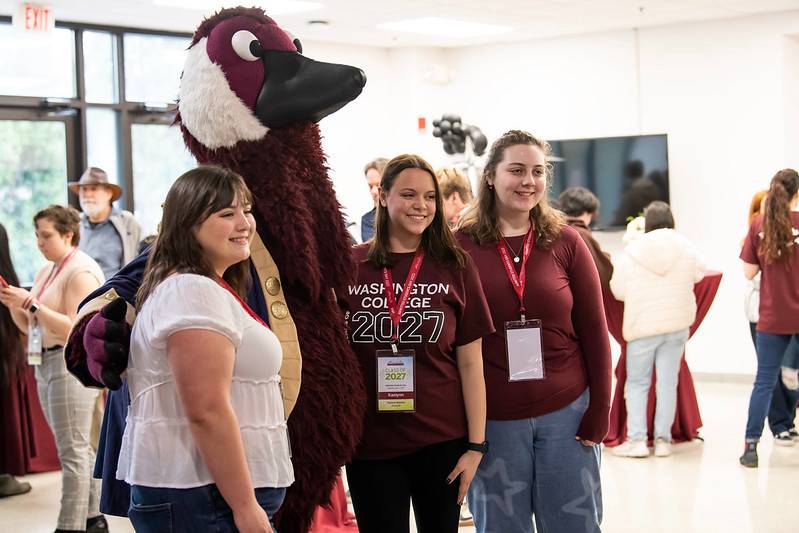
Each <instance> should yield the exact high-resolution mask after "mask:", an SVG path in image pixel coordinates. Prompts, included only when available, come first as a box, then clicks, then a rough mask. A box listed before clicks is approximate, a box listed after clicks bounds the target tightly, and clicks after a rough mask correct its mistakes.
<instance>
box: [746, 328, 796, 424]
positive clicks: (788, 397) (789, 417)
mask: <svg viewBox="0 0 799 533" xmlns="http://www.w3.org/2000/svg"><path fill="white" fill-rule="evenodd" d="M749 331H750V333H751V334H752V344H754V345H755V350H757V323H755V322H750V323H749ZM798 358H799V343H797V339H796V337H795V338H794V339H792V340H791V343H790V344H789V345H788V349H787V350H785V355H783V356H782V366H786V367H788V368H797V367H799V360H798ZM797 401H799V391H792V390H789V389H788V388H787V387H786V386H785V384H783V382H782V380H781V379H778V380H777V384H776V385H774V391H773V392H772V393H771V403H770V404H769V408H768V426H769V428H770V429H771V433H773V434H774V435H779V434H780V433H782V432H783V431H789V430H791V429H793V428H794V427H796V424H795V419H796V402H797Z"/></svg>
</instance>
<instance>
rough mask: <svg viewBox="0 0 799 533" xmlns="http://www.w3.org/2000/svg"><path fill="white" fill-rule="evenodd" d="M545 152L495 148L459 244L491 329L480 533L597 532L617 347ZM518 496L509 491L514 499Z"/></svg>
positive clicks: (530, 143) (476, 509)
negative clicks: (551, 185) (552, 192)
mask: <svg viewBox="0 0 799 533" xmlns="http://www.w3.org/2000/svg"><path fill="white" fill-rule="evenodd" d="M549 154H550V147H549V144H548V143H546V142H545V141H543V140H541V139H538V138H537V137H535V136H533V135H531V134H529V133H527V132H525V131H520V130H511V131H508V132H507V133H505V134H504V135H502V136H501V137H500V138H499V139H497V140H496V141H495V142H494V144H493V146H492V147H491V151H490V153H489V155H488V162H487V164H486V166H485V169H484V171H483V176H482V180H481V181H480V183H479V186H478V192H477V199H476V201H475V205H474V207H472V209H470V210H468V211H467V212H466V214H465V215H464V217H463V219H462V220H461V222H460V230H459V232H458V238H459V240H460V242H461V243H462V245H463V247H464V249H465V250H466V251H467V252H468V253H469V255H470V256H471V258H472V260H473V261H474V262H475V264H476V265H477V267H478V269H479V272H480V280H481V283H482V285H483V290H484V291H485V295H486V299H487V301H488V305H489V307H490V308H491V311H492V315H493V319H494V329H495V330H496V331H495V332H494V333H490V334H487V335H484V336H483V354H484V358H485V362H484V367H485V376H486V396H487V405H488V420H487V422H486V439H487V440H488V441H489V442H490V443H491V449H490V450H489V451H488V453H487V454H486V456H485V458H484V459H483V461H482V463H481V464H480V468H479V469H478V471H477V475H476V476H475V479H474V482H473V483H472V487H471V488H470V490H469V497H468V502H469V507H470V509H471V511H472V514H473V515H474V519H475V525H476V528H477V531H478V532H479V533H487V532H489V531H502V532H503V533H532V531H533V530H534V529H533V519H535V524H536V525H535V528H536V530H537V531H547V532H548V533H557V532H562V533H577V532H590V533H595V532H597V531H600V524H601V522H602V489H601V479H600V476H599V458H600V448H599V443H600V442H602V439H603V438H604V437H605V434H606V433H607V430H608V416H609V413H610V382H611V366H610V345H609V342H608V335H607V324H606V323H605V314H604V312H603V309H602V290H601V287H600V282H599V275H598V274H597V269H596V266H595V265H594V261H593V259H592V257H591V253H590V251H589V250H588V247H587V246H586V244H585V242H583V240H582V238H581V237H580V235H579V233H577V231H576V230H575V229H574V228H572V227H570V226H569V225H567V224H566V221H565V220H564V218H563V216H562V215H561V213H560V212H559V211H556V210H554V209H553V208H552V207H551V206H550V205H549V202H548V199H547V191H548V181H549V179H548V178H549V176H550V167H549V163H548V161H547V157H548V156H549ZM509 487H510V488H509Z"/></svg>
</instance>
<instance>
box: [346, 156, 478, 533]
mask: <svg viewBox="0 0 799 533" xmlns="http://www.w3.org/2000/svg"><path fill="white" fill-rule="evenodd" d="M353 253H354V256H355V263H356V265H357V271H356V275H355V279H356V281H355V283H354V284H352V285H349V286H348V287H345V288H344V290H341V291H337V293H338V299H339V303H340V304H341V306H342V308H343V309H344V311H345V317H346V320H347V327H348V332H349V339H350V343H351V344H352V347H353V350H354V351H355V354H356V355H357V356H358V359H359V362H360V364H361V370H362V377H363V380H364V384H365V385H366V393H367V399H368V404H367V411H366V416H365V419H364V428H363V435H362V436H361V441H360V443H359V444H358V447H357V449H356V451H355V457H354V458H353V460H352V461H351V462H350V464H348V465H347V478H348V480H349V485H350V491H351V493H352V502H353V506H354V507H355V516H356V517H357V519H358V528H359V530H360V531H361V533H408V531H409V508H410V503H411V502H412V503H413V510H414V515H415V518H416V526H417V529H418V530H419V531H420V532H422V533H424V532H435V533H456V532H457V531H458V518H459V514H460V502H462V501H463V498H464V496H465V495H466V489H467V488H468V486H469V483H470V482H471V480H472V477H473V476H474V473H475V471H476V470H477V465H478V464H479V462H480V460H481V459H482V457H483V453H485V451H486V446H487V445H486V442H485V414H486V411H485V409H486V403H485V402H486V399H485V382H484V377H483V355H482V352H481V344H482V339H483V337H484V336H485V335H487V334H489V333H491V332H493V331H494V328H493V325H492V319H491V312H490V310H489V308H488V305H487V304H486V300H485V296H483V290H482V288H481V286H480V278H479V276H478V273H477V269H476V268H475V266H474V264H473V262H472V261H471V259H470V258H469V256H468V255H467V254H466V253H465V252H464V251H463V249H462V248H461V246H460V245H459V244H458V242H457V241H456V240H455V238H454V237H453V235H452V233H451V232H450V230H449V228H448V227H447V224H446V221H445V220H444V216H443V210H442V199H441V194H440V190H439V187H438V182H437V181H436V179H435V175H434V173H433V169H432V168H431V167H430V165H429V164H428V163H427V162H426V161H425V160H424V159H422V158H420V157H418V156H415V155H401V156H397V157H395V158H394V159H392V160H391V161H389V162H388V164H387V165H386V167H385V169H384V170H383V176H382V178H381V180H380V193H379V197H378V204H377V218H376V223H375V236H374V238H373V239H372V240H370V241H369V242H367V243H365V244H361V245H359V246H356V247H355V248H354V249H353Z"/></svg>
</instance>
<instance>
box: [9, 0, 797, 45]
mask: <svg viewBox="0 0 799 533" xmlns="http://www.w3.org/2000/svg"><path fill="white" fill-rule="evenodd" d="M203 1H205V0H203ZM218 1H219V6H220V7H222V6H233V5H237V4H243V5H252V4H260V5H265V6H268V2H269V0H264V1H260V2H259V1H258V0H218ZM315 1H318V2H320V3H322V4H323V5H324V7H323V8H322V9H319V10H315V11H308V12H305V13H301V14H297V15H279V16H274V18H275V19H276V20H277V21H278V23H280V24H281V26H284V27H286V28H288V29H290V30H291V31H292V32H293V33H294V34H295V35H296V36H298V37H300V38H301V39H307V40H316V41H329V42H338V43H349V44H359V45H371V46H463V45H469V44H479V43H486V42H500V41H518V40H529V39H536V38H547V37H555V36H561V35H575V34H581V33H590V32H598V31H606V30H614V29H623V28H635V27H646V26H660V25H665V24H674V23H679V22H688V21H699V20H711V19H722V18H730V17H742V16H747V15H752V14H758V13H773V12H779V11H788V10H795V9H799V0H400V1H383V0H315ZM20 3H22V1H21V0H19V1H18V2H14V1H9V0H0V13H2V14H7V15H11V14H12V13H13V12H14V10H15V9H16V8H17V6H18V5H19V4H20ZM38 3H40V4H45V5H49V6H50V7H51V8H52V9H53V12H54V14H55V17H56V20H64V21H75V22H88V23H96V24H104V25H114V26H126V27H135V28H149V29H158V30H172V31H185V32H191V31H193V30H194V28H195V27H197V25H198V24H199V22H200V21H201V20H202V18H203V16H205V15H207V14H210V13H211V11H212V10H208V9H200V10H196V9H180V8H172V7H163V6H157V5H154V4H153V2H152V0H49V1H48V0H38ZM267 13H268V7H267ZM416 17H445V18H450V19H459V20H465V21H471V22H482V23H487V24H498V25H506V26H510V27H511V28H513V31H512V32H510V33H507V34H504V35H499V36H493V37H475V38H457V37H456V38H452V37H446V38H444V37H435V36H425V35H415V34H410V33H398V32H387V31H383V30H379V29H377V28H376V26H377V25H378V24H380V23H384V22H392V21H396V20H402V19H408V18H416ZM309 20H325V21H328V22H329V25H327V26H325V27H320V26H312V25H309V24H308V21H309Z"/></svg>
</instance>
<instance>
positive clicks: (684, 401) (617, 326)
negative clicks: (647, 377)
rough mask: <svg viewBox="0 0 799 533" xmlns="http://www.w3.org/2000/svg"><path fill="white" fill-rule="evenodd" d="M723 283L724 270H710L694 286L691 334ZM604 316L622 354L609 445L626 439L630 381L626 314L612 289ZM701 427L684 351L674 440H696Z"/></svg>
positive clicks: (650, 409)
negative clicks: (626, 399) (626, 398)
mask: <svg viewBox="0 0 799 533" xmlns="http://www.w3.org/2000/svg"><path fill="white" fill-rule="evenodd" d="M720 283H721V272H715V271H708V272H707V273H706V274H705V277H704V278H702V280H701V281H700V282H699V283H697V284H696V285H695V286H694V294H696V308H697V310H696V320H694V323H693V324H692V325H691V331H690V335H691V336H693V334H694V333H695V332H696V330H697V328H698V327H699V325H700V324H701V323H702V320H704V318H705V315H706V314H707V312H708V309H710V304H712V303H713V299H714V298H715V297H716V291H718V289H719V284H720ZM603 296H604V303H605V315H606V317H607V321H608V331H609V332H610V334H611V335H613V338H614V339H616V341H618V343H619V344H620V345H621V357H620V358H619V362H618V363H617V364H616V391H615V393H614V394H613V403H612V405H611V407H610V428H609V430H608V435H607V437H605V445H606V446H617V445H619V444H621V443H623V442H624V440H625V439H626V438H627V407H626V405H625V403H624V384H625V383H626V381H627V343H626V342H624V339H623V338H622V336H621V327H622V318H623V317H624V304H623V303H622V302H620V301H618V300H616V299H615V298H614V297H613V295H612V294H610V292H609V291H604V294H603ZM655 379H656V376H655V370H654V369H653V370H652V387H651V388H650V389H649V403H648V405H647V425H648V427H649V431H648V433H649V440H652V438H653V435H652V428H653V426H654V424H653V422H654V419H655ZM700 427H702V416H701V415H700V414H699V404H698V403H697V401H696V390H694V380H693V378H692V377H691V371H690V370H689V369H688V364H687V363H686V362H685V353H683V356H682V363H681V364H680V374H679V380H678V382H677V412H676V414H675V417H674V424H673V425H672V426H671V437H672V439H674V442H685V441H690V440H693V438H694V437H696V436H697V435H698V434H699V428H700Z"/></svg>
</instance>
